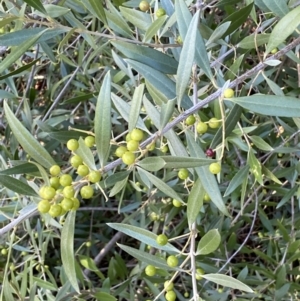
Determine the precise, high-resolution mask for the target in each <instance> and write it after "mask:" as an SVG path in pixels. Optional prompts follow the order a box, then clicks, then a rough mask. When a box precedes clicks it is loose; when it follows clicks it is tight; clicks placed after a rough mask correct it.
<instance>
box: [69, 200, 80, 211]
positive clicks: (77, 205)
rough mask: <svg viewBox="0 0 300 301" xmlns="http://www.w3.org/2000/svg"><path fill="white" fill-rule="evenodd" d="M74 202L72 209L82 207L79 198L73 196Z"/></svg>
mask: <svg viewBox="0 0 300 301" xmlns="http://www.w3.org/2000/svg"><path fill="white" fill-rule="evenodd" d="M71 200H72V202H73V207H72V210H77V209H78V208H79V207H80V202H79V200H78V199H77V198H71Z"/></svg>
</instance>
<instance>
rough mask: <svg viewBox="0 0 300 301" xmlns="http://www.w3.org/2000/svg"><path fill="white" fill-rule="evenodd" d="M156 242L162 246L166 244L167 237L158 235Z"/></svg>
mask: <svg viewBox="0 0 300 301" xmlns="http://www.w3.org/2000/svg"><path fill="white" fill-rule="evenodd" d="M156 242H157V243H158V244H159V245H160V246H164V245H166V244H167V243H168V237H167V236H166V235H165V234H159V235H158V236H157V237H156Z"/></svg>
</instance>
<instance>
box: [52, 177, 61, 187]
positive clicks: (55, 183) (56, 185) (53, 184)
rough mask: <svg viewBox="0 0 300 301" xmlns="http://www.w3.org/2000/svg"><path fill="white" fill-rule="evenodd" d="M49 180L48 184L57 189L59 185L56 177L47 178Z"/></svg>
mask: <svg viewBox="0 0 300 301" xmlns="http://www.w3.org/2000/svg"><path fill="white" fill-rule="evenodd" d="M49 182H50V186H51V187H53V188H54V189H58V188H59V186H60V184H59V178H58V177H51V178H50V179H49Z"/></svg>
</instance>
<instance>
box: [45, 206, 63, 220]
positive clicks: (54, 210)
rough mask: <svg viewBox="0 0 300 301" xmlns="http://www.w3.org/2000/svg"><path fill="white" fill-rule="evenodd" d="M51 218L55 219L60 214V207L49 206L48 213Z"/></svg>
mask: <svg viewBox="0 0 300 301" xmlns="http://www.w3.org/2000/svg"><path fill="white" fill-rule="evenodd" d="M48 213H49V214H50V215H51V216H52V217H57V216H59V215H61V213H62V207H61V206H60V205H59V204H53V205H51V206H50V210H49V212H48Z"/></svg>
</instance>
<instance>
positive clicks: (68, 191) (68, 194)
mask: <svg viewBox="0 0 300 301" xmlns="http://www.w3.org/2000/svg"><path fill="white" fill-rule="evenodd" d="M62 193H63V196H64V197H65V198H69V199H70V198H72V197H73V196H74V194H75V190H74V187H73V186H72V185H70V186H66V187H64V189H63V191H62Z"/></svg>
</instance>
